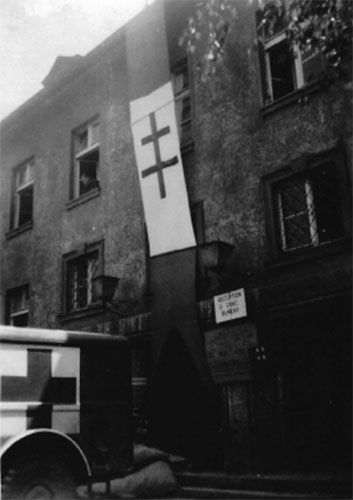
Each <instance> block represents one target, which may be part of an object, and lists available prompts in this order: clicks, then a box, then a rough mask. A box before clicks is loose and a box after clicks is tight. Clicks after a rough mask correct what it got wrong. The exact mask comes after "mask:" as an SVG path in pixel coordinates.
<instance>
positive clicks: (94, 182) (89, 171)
mask: <svg viewBox="0 0 353 500" xmlns="http://www.w3.org/2000/svg"><path fill="white" fill-rule="evenodd" d="M99 132H100V131H99V121H98V120H94V121H92V122H90V123H88V124H85V125H83V126H82V127H80V128H79V129H77V130H76V131H75V132H74V133H73V146H74V172H73V186H72V197H73V198H78V197H80V196H82V195H84V194H86V193H88V192H89V191H92V190H93V189H96V188H98V187H99V180H98V176H99V140H100V133H99Z"/></svg>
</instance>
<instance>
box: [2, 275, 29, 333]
mask: <svg viewBox="0 0 353 500" xmlns="http://www.w3.org/2000/svg"><path fill="white" fill-rule="evenodd" d="M18 292H19V293H21V294H22V295H23V296H25V295H26V296H27V297H26V299H25V300H23V296H22V298H21V305H23V303H24V305H25V306H24V307H21V308H20V309H17V310H15V311H14V312H12V311H11V310H12V305H11V303H12V301H13V298H14V296H15V294H16V293H18ZM29 294H30V286H29V283H25V284H23V285H19V286H16V287H14V288H9V289H8V290H6V316H5V323H6V324H7V325H12V326H16V325H15V324H14V318H19V317H21V316H27V324H26V325H25V326H28V323H29V312H30V307H29V301H30V295H29ZM25 326H24V327H25Z"/></svg>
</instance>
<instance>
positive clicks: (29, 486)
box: [0, 326, 132, 500]
mask: <svg viewBox="0 0 353 500" xmlns="http://www.w3.org/2000/svg"><path fill="white" fill-rule="evenodd" d="M0 384H1V386H0V394H1V403H0V420H1V425H0V430H1V443H0V444H1V451H0V458H1V478H2V485H1V486H2V498H3V499H4V500H6V499H39V498H54V499H56V498H57V499H66V500H69V499H70V498H75V491H76V487H77V486H78V485H79V484H81V485H82V484H88V485H89V486H90V485H91V484H92V482H93V481H94V480H109V479H110V478H112V477H121V476H123V475H125V474H126V473H127V472H128V471H129V469H130V468H131V465H132V429H131V372H130V351H129V345H128V342H127V341H126V339H124V338H123V337H119V336H117V335H116V336H114V335H105V334H100V333H82V332H71V331H65V330H47V329H39V328H19V327H13V326H0Z"/></svg>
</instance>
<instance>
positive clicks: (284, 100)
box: [260, 80, 323, 116]
mask: <svg viewBox="0 0 353 500" xmlns="http://www.w3.org/2000/svg"><path fill="white" fill-rule="evenodd" d="M322 86H323V84H322V81H321V80H316V81H315V82H312V83H309V84H308V85H305V87H301V88H300V89H298V90H295V91H294V92H291V93H290V94H288V95H286V96H284V97H281V98H280V99H277V100H276V101H272V102H271V103H269V104H266V105H265V106H263V107H262V108H261V110H260V113H261V115H262V116H267V115H269V114H271V113H274V112H275V111H277V110H278V109H282V108H285V107H286V106H289V105H290V104H292V103H294V102H297V103H299V102H303V101H302V99H303V98H305V97H306V96H307V95H310V94H312V93H314V92H317V91H318V90H320V89H322ZM304 102H305V101H304Z"/></svg>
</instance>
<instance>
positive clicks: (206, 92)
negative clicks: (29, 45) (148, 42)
mask: <svg viewBox="0 0 353 500" xmlns="http://www.w3.org/2000/svg"><path fill="white" fill-rule="evenodd" d="M191 9H192V2H181V1H174V2H173V1H167V2H165V28H166V33H167V39H168V50H169V58H170V74H171V79H172V81H173V85H174V92H175V109H176V114H177V117H178V121H179V138H180V144H181V153H182V159H183V166H184V174H185V179H186V185H187V191H188V197H189V203H190V210H191V215H192V220H193V225H194V232H195V237H196V240H197V244H198V247H197V248H198V260H197V269H196V286H195V288H196V296H197V297H196V298H197V311H198V317H199V322H200V327H201V331H202V335H203V339H204V345H205V352H206V359H207V362H208V366H209V369H210V372H211V375H212V379H213V382H214V384H215V388H216V392H217V395H218V401H219V413H220V419H221V426H222V430H223V433H222V434H223V436H224V437H223V438H222V439H221V440H220V457H221V459H220V460H221V462H222V465H223V466H229V467H231V468H232V469H233V470H236V471H254V472H273V471H292V472H300V471H304V472H315V471H324V472H330V473H331V472H335V473H336V472H337V473H340V472H341V471H344V470H350V466H351V354H352V352H351V348H352V346H351V239H350V238H351V187H350V170H349V165H350V164H351V158H352V129H351V98H352V93H351V90H352V85H351V81H349V78H348V79H347V78H346V79H344V78H343V79H339V80H337V81H335V82H333V83H330V84H329V85H328V84H324V82H323V80H322V79H321V78H320V74H321V70H322V64H323V62H322V60H321V59H320V57H319V56H317V55H312V54H311V55H308V54H299V56H298V57H295V58H294V57H293V56H292V55H291V54H290V53H289V52H288V48H287V46H286V41H285V36H284V32H283V31H281V30H280V29H279V30H278V31H277V32H275V34H274V35H273V36H272V37H271V38H269V39H267V40H266V42H265V43H262V44H260V43H256V40H257V38H258V35H259V31H258V26H259V18H258V12H257V10H256V5H255V2H249V3H247V2H239V5H238V6H237V17H236V19H235V20H234V21H233V22H232V23H233V26H232V29H231V30H230V32H229V33H228V36H227V39H226V43H225V46H224V50H225V56H224V60H223V62H222V63H221V64H219V65H218V66H217V71H216V73H215V74H214V75H213V76H212V78H210V79H208V80H206V81H204V79H202V77H201V76H202V75H201V72H200V57H201V54H202V46H200V47H198V48H197V50H196V52H195V53H194V54H193V55H192V56H189V57H186V53H185V52H184V51H183V49H182V48H181V47H180V46H179V44H178V41H179V38H180V36H181V34H182V32H183V29H184V27H185V23H186V22H187V20H188V18H189V16H190V14H191ZM139 16H140V22H141V23H142V24H143V22H144V12H142V13H141V14H140V15H139ZM151 36H152V34H151ZM347 74H348V73H347ZM1 149H2V152H1V249H2V250H1V252H2V256H1V306H2V307H1V321H2V322H3V323H7V324H14V325H19V326H26V325H31V326H37V327H45V328H63V329H70V330H84V331H88V332H89V331H98V332H103V331H106V332H110V333H112V334H121V335H125V336H127V337H129V338H130V339H131V345H132V352H133V386H134V397H135V406H136V409H137V410H138V409H141V406H142V405H143V401H144V393H145V387H146V380H147V378H148V369H149V368H148V360H149V354H148V353H149V343H150V338H151V335H153V325H152V323H151V319H150V311H151V304H153V290H152V289H151V284H150V266H149V251H148V239H147V236H146V229H145V223H144V214H143V207H142V201H141V195H140V190H139V181H138V174H137V169H136V162H135V157H134V150H133V142H132V135H131V129H130V118H129V96H128V74H127V61H126V37H125V27H122V28H121V29H119V30H118V31H117V32H116V33H115V34H113V35H112V36H111V37H110V38H108V39H107V40H106V41H104V42H103V43H102V44H101V45H99V46H98V47H97V48H96V49H94V50H93V51H92V52H90V53H89V54H87V55H86V56H85V57H80V56H74V57H72V58H66V57H58V58H57V60H56V62H55V64H54V66H53V68H52V69H51V71H50V73H49V74H48V76H47V77H46V78H45V80H44V81H43V89H42V90H41V91H40V92H39V93H38V94H36V95H35V96H34V97H33V98H31V99H30V100H29V101H28V102H26V103H25V104H24V105H22V106H21V107H20V108H18V109H17V110H16V111H15V112H14V113H12V114H11V115H10V116H9V117H7V118H6V119H5V120H3V122H2V124H1ZM98 276H106V277H114V278H118V279H119V285H118V287H117V288H116V291H115V293H114V296H113V299H112V301H110V302H107V301H104V300H97V298H96V296H95V293H94V281H93V278H95V277H98ZM232 292H233V293H232ZM215 297H216V299H215ZM223 299H224V300H223ZM222 301H223V304H226V305H225V306H224V305H223V313H224V314H223V316H222ZM239 301H240V302H239ZM227 304H228V305H227ZM228 306H229V307H228ZM216 314H217V316H216ZM218 315H220V316H218ZM182 350H183V346H180V345H174V346H169V353H168V356H169V357H168V359H169V360H170V366H171V372H172V367H173V363H175V364H177V363H178V362H179V361H180V359H182V357H180V358H179V354H180V352H181V351H182ZM166 356H167V354H166ZM180 356H181V355H180ZM185 376H187V374H186V375H185ZM167 384H168V381H167ZM173 384H176V386H177V384H178V380H173V381H171V387H174V385H173ZM190 418H192V417H190ZM170 432H172V429H170Z"/></svg>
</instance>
